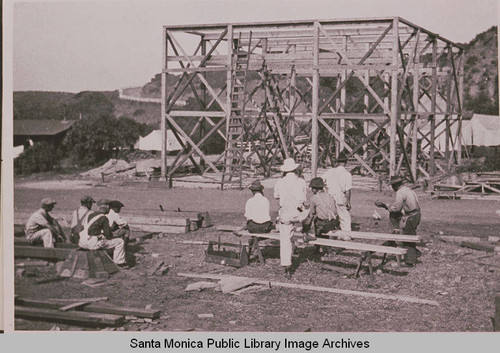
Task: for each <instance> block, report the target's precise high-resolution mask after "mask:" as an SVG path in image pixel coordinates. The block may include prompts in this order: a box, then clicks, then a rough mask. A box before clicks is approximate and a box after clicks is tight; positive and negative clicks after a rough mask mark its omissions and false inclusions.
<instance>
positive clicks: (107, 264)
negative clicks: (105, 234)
mask: <svg viewBox="0 0 500 353" xmlns="http://www.w3.org/2000/svg"><path fill="white" fill-rule="evenodd" d="M97 256H99V258H100V259H101V262H102V264H103V266H104V271H106V272H107V273H108V274H113V273H116V272H118V271H120V269H119V268H118V266H117V265H116V264H115V263H114V262H113V260H112V259H111V258H110V257H109V255H108V253H107V252H106V251H104V250H101V251H98V252H97Z"/></svg>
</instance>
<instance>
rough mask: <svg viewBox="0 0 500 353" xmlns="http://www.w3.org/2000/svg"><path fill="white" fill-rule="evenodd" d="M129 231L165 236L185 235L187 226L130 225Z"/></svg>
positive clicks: (187, 229)
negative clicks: (162, 234) (163, 234)
mask: <svg viewBox="0 0 500 353" xmlns="http://www.w3.org/2000/svg"><path fill="white" fill-rule="evenodd" d="M130 229H131V230H140V231H145V232H151V233H167V234H186V233H187V232H189V226H167V225H149V224H134V225H132V224H131V225H130Z"/></svg>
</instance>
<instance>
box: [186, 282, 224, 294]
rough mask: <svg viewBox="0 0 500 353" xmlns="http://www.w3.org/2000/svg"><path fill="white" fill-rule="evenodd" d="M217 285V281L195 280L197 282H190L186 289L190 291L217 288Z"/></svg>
mask: <svg viewBox="0 0 500 353" xmlns="http://www.w3.org/2000/svg"><path fill="white" fill-rule="evenodd" d="M216 286H217V283H215V282H204V281H201V282H195V283H190V284H188V285H187V287H186V289H184V291H186V292H190V291H198V292H199V291H202V290H203V289H208V288H215V287H216Z"/></svg>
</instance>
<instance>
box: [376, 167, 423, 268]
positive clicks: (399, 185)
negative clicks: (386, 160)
mask: <svg viewBox="0 0 500 353" xmlns="http://www.w3.org/2000/svg"><path fill="white" fill-rule="evenodd" d="M403 182H404V181H403V179H402V178H401V177H398V176H396V177H392V178H391V180H390V184H391V186H392V189H393V190H394V191H396V200H395V201H394V203H392V204H390V205H387V204H385V203H383V202H380V201H376V202H375V206H377V207H380V208H385V209H386V210H388V211H389V219H390V222H391V225H392V227H393V229H397V230H398V231H399V232H400V233H401V234H406V235H416V234H417V227H418V225H419V224H420V218H421V214H420V204H419V202H418V197H417V194H415V191H413V190H412V189H410V188H409V187H408V186H406V185H403ZM403 245H405V246H406V247H407V248H408V251H407V253H406V256H405V262H406V263H407V264H409V265H414V264H415V263H416V261H417V249H416V247H415V244H413V243H406V242H405V243H403Z"/></svg>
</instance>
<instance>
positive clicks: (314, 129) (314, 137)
mask: <svg viewBox="0 0 500 353" xmlns="http://www.w3.org/2000/svg"><path fill="white" fill-rule="evenodd" d="M318 65H319V22H317V21H316V22H314V41H313V87H312V88H313V89H312V121H311V144H312V151H311V173H312V177H313V178H315V177H316V175H317V168H318V110H319V67H318Z"/></svg>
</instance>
